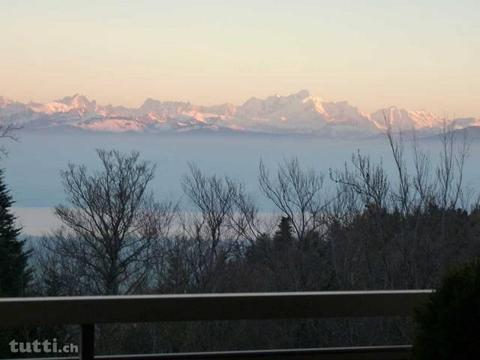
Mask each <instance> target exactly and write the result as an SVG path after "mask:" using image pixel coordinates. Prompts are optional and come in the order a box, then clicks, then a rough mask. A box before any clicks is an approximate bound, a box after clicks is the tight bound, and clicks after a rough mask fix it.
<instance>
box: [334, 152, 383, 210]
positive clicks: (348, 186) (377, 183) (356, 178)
mask: <svg viewBox="0 0 480 360" xmlns="http://www.w3.org/2000/svg"><path fill="white" fill-rule="evenodd" d="M351 165H352V168H350V167H349V166H348V164H347V163H345V166H344V169H343V171H339V170H330V178H331V179H332V181H334V182H335V183H336V184H338V185H340V186H341V187H342V189H341V190H342V192H346V193H347V194H348V193H349V192H350V191H351V192H353V194H351V193H350V195H349V197H350V198H351V200H354V199H355V196H352V195H356V196H359V197H360V200H361V204H362V205H364V206H366V205H374V206H375V207H377V208H379V209H380V208H383V207H384V206H386V205H387V200H388V195H389V193H390V182H389V180H388V176H387V175H386V173H385V170H384V168H383V164H382V163H381V162H380V163H379V164H375V163H372V161H371V159H370V157H369V156H367V155H363V154H361V153H360V151H357V152H356V153H355V154H353V155H352V159H351Z"/></svg>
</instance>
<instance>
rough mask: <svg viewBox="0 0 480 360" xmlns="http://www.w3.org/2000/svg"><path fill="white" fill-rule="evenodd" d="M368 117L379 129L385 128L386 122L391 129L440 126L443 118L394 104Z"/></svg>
mask: <svg viewBox="0 0 480 360" xmlns="http://www.w3.org/2000/svg"><path fill="white" fill-rule="evenodd" d="M370 118H371V120H372V121H373V122H374V123H375V125H376V127H377V128H379V129H385V128H386V127H387V125H388V124H390V125H391V126H392V128H393V129H404V130H412V129H415V130H420V129H435V128H441V127H442V126H443V122H444V120H443V119H441V118H439V117H437V116H435V115H434V114H432V113H430V112H427V111H424V110H418V111H411V110H405V109H399V108H397V107H396V106H390V107H388V108H385V109H380V110H378V111H376V112H374V113H372V114H371V115H370Z"/></svg>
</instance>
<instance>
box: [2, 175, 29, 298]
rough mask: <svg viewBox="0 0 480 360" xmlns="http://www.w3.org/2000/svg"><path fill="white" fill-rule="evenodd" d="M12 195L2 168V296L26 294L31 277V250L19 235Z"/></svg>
mask: <svg viewBox="0 0 480 360" xmlns="http://www.w3.org/2000/svg"><path fill="white" fill-rule="evenodd" d="M12 204H13V199H12V196H11V195H10V192H9V190H8V189H7V186H6V184H5V179H4V175H3V170H0V296H2V297H12V296H22V295H24V292H25V288H26V286H27V284H28V281H29V278H30V271H29V269H28V263H27V262H28V256H29V252H27V251H25V249H24V247H25V244H24V241H22V240H20V239H19V238H18V237H19V235H20V230H21V229H20V228H19V227H17V226H16V225H15V216H14V215H13V214H12V212H11V207H12Z"/></svg>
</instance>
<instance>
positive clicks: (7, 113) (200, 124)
mask: <svg viewBox="0 0 480 360" xmlns="http://www.w3.org/2000/svg"><path fill="white" fill-rule="evenodd" d="M385 119H388V121H389V122H390V123H391V125H392V127H393V128H394V129H403V130H413V129H415V130H417V131H420V132H427V133H431V132H433V131H437V130H438V129H440V128H442V126H443V124H444V120H443V119H442V118H441V117H438V116H436V115H434V114H432V113H429V112H426V111H410V110H405V109H399V108H397V107H395V106H392V107H389V108H385V109H380V110H378V111H375V112H373V113H371V114H367V113H364V112H362V111H360V110H359V109H358V108H357V107H355V106H352V105H350V104H349V103H348V102H346V101H339V102H332V101H324V100H322V99H321V98H319V97H314V96H311V95H310V93H309V92H308V91H307V90H302V91H299V92H298V93H295V94H292V95H288V96H280V95H274V96H270V97H268V98H266V99H258V98H251V99H249V100H247V101H246V102H245V103H244V104H243V105H240V106H235V105H232V104H228V103H226V104H221V105H215V106H200V105H192V104H191V103H188V102H174V101H158V100H154V99H147V100H145V102H144V103H143V105H142V106H140V107H138V108H127V107H123V106H112V105H100V104H97V102H96V101H95V100H89V99H88V98H87V97H85V96H83V95H74V96H68V97H65V98H63V99H60V100H55V101H52V102H49V103H45V104H41V103H34V102H31V103H28V104H23V103H20V102H16V101H13V100H9V99H6V98H3V97H0V124H1V123H15V124H18V125H22V126H23V127H24V128H25V129H74V130H75V129H77V130H83V131H100V132H139V133H141V132H153V133H154V132H187V131H199V130H203V131H216V132H222V131H224V132H239V133H241V132H255V133H268V134H290V133H291V134H312V135H320V136H370V135H374V134H377V133H379V132H382V131H383V130H385V127H386V121H385ZM454 124H455V127H457V128H460V129H463V128H467V127H472V126H480V119H476V118H473V117H472V118H462V119H456V120H454Z"/></svg>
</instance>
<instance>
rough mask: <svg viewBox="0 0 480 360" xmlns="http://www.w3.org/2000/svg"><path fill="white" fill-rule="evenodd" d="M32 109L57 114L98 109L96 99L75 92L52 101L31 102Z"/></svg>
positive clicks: (81, 112) (82, 112) (91, 111)
mask: <svg viewBox="0 0 480 360" xmlns="http://www.w3.org/2000/svg"><path fill="white" fill-rule="evenodd" d="M28 106H29V107H30V109H31V110H32V111H34V112H37V113H45V114H55V113H68V112H76V113H79V114H85V113H93V112H95V111H96V109H97V103H96V101H95V100H93V101H90V100H88V98H87V97H86V96H83V95H79V94H75V95H73V96H66V97H64V98H63V99H59V100H55V101H52V102H50V103H46V104H40V103H30V104H28Z"/></svg>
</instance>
